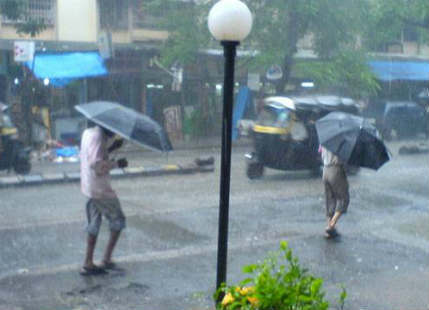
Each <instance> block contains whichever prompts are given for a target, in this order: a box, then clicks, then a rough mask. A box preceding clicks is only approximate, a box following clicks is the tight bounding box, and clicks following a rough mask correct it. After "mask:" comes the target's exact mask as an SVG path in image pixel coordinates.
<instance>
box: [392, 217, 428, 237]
mask: <svg viewBox="0 0 429 310" xmlns="http://www.w3.org/2000/svg"><path fill="white" fill-rule="evenodd" d="M428 223H429V216H422V217H421V218H419V219H418V220H416V221H413V222H412V224H402V225H400V226H399V227H398V230H399V232H401V233H405V234H408V235H412V236H418V237H423V238H424V239H426V240H428V241H429V225H428Z"/></svg>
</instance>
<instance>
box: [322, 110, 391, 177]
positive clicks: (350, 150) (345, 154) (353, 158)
mask: <svg viewBox="0 0 429 310" xmlns="http://www.w3.org/2000/svg"><path fill="white" fill-rule="evenodd" d="M316 130H317V135H318V137H319V143H320V144H321V145H322V146H324V147H325V148H326V149H328V150H329V151H331V152H332V153H334V154H335V155H337V156H338V157H339V158H340V159H341V160H342V161H343V162H345V163H347V164H348V165H352V166H359V167H367V168H371V169H375V170H377V169H378V168H380V167H381V166H382V165H383V164H384V163H386V162H387V161H388V160H389V159H390V155H389V152H388V150H387V148H386V146H385V145H384V143H383V141H382V140H381V139H380V138H379V137H378V133H377V129H376V128H375V127H374V126H373V125H371V124H370V123H369V122H368V121H367V120H365V119H364V118H362V117H359V116H356V115H352V114H349V113H344V112H331V113H329V114H328V115H326V116H325V117H322V118H321V119H319V120H318V121H317V122H316Z"/></svg>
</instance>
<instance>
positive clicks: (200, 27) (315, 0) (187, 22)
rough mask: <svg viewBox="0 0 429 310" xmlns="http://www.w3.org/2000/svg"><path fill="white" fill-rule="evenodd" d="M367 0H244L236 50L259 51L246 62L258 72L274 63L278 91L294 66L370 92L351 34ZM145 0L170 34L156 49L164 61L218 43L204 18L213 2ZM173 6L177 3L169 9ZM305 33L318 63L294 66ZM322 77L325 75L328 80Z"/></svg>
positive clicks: (186, 57)
mask: <svg viewBox="0 0 429 310" xmlns="http://www.w3.org/2000/svg"><path fill="white" fill-rule="evenodd" d="M367 1H369V0H362V1H359V3H357V1H353V0H307V1H295V0H249V1H245V2H247V5H248V6H249V8H250V10H251V11H252V13H253V16H254V25H253V28H252V33H251V35H250V37H249V38H248V39H246V40H245V41H244V42H243V43H242V48H245V49H250V50H257V51H258V52H259V53H258V54H257V56H255V57H254V58H253V59H251V60H250V61H247V62H246V63H247V64H248V65H249V66H250V67H252V69H257V70H260V71H261V72H262V71H265V70H266V69H267V68H268V67H269V66H270V65H273V64H278V65H280V66H281V68H282V70H283V76H282V78H281V80H280V81H278V83H277V84H276V89H277V91H278V92H282V91H283V90H284V88H285V85H286V84H287V83H288V81H289V79H290V77H291V73H292V70H297V69H298V71H301V72H305V74H306V76H307V77H309V78H313V79H315V80H316V81H317V82H319V81H320V82H323V83H320V85H323V86H331V87H333V86H338V85H335V84H338V82H339V81H340V82H341V83H340V84H341V85H340V86H341V88H343V89H346V90H349V91H350V90H352V91H353V92H354V93H355V94H359V93H361V92H369V93H372V92H374V91H376V89H377V83H376V81H375V77H374V76H373V75H372V73H371V72H370V71H369V70H368V67H367V64H366V62H365V59H364V55H366V53H365V51H364V50H363V49H361V47H360V46H358V45H357V44H356V40H357V37H358V36H359V35H360V34H361V33H362V25H363V24H364V22H363V19H364V17H365V16H366V15H367V13H368V10H369V8H370V6H369V4H368V2H367ZM145 3H146V4H145V5H144V9H146V10H147V11H148V13H149V14H151V13H156V14H158V15H163V16H164V17H165V19H164V22H163V24H162V26H163V27H165V29H166V30H168V31H169V32H170V36H169V38H168V40H167V41H166V42H165V44H164V45H163V48H162V53H161V55H162V60H163V61H164V62H165V63H167V64H168V63H172V62H173V61H175V60H180V61H182V62H183V63H187V62H192V61H195V59H196V58H195V52H196V51H198V50H200V49H201V48H207V47H210V46H217V47H219V44H218V43H215V42H214V40H213V39H211V36H210V34H209V33H208V30H207V19H206V17H207V14H208V12H209V9H210V7H211V6H212V5H213V4H214V3H215V1H194V2H188V3H187V5H183V2H182V5H180V6H179V4H178V3H179V2H178V1H174V0H152V1H145ZM174 5H176V6H177V7H176V9H174V10H172V9H171V7H172V6H174ZM156 10H158V11H156ZM162 13H163V14H162ZM308 35H311V40H312V43H313V48H314V50H315V52H316V53H317V55H318V57H319V59H320V60H321V61H320V62H309V63H307V64H305V65H304V66H302V65H300V66H298V67H297V66H296V64H297V59H296V57H295V55H296V52H297V51H298V44H299V42H300V40H302V39H303V38H304V37H305V36H308ZM356 56H358V57H356ZM345 60H347V61H348V62H351V64H350V63H347V62H346V61H345ZM344 65H346V66H347V70H346V68H344ZM351 70H353V71H351ZM324 75H328V76H329V79H327V78H325V77H324ZM356 81H358V83H356ZM328 82H329V83H328ZM347 82H350V83H352V84H347ZM326 84H330V85H326Z"/></svg>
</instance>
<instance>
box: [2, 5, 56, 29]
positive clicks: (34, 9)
mask: <svg viewBox="0 0 429 310" xmlns="http://www.w3.org/2000/svg"><path fill="white" fill-rule="evenodd" d="M54 8H55V6H54V0H28V1H26V2H24V3H23V4H22V11H23V13H22V16H21V18H19V19H18V20H10V19H7V18H6V17H4V16H2V20H3V22H6V23H23V22H27V21H29V20H30V18H31V19H32V20H42V21H43V22H44V23H45V24H46V25H47V26H52V25H54V23H55V9H54Z"/></svg>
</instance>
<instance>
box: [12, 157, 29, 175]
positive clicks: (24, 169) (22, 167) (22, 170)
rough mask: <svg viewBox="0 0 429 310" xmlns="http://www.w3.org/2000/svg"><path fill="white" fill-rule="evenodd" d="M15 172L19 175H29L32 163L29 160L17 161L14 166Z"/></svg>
mask: <svg viewBox="0 0 429 310" xmlns="http://www.w3.org/2000/svg"><path fill="white" fill-rule="evenodd" d="M13 170H15V172H16V173H17V174H23V175H25V174H29V173H30V171H31V163H30V161H28V160H23V159H20V160H17V161H16V162H15V164H14V166H13Z"/></svg>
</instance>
